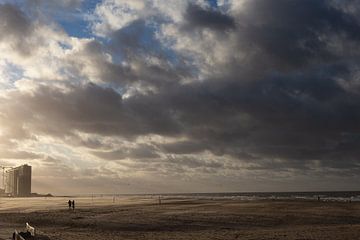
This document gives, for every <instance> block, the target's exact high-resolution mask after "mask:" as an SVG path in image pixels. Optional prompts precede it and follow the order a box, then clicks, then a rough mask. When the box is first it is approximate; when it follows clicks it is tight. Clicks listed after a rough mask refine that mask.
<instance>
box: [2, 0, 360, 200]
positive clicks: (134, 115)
mask: <svg viewBox="0 0 360 240" xmlns="http://www.w3.org/2000/svg"><path fill="white" fill-rule="evenodd" d="M359 6H360V2H359V1H358V0H341V1H340V0H292V1H289V0H217V1H216V0H211V1H209V0H131V1H129V0H89V1H86V0H48V1H46V0H11V1H10V0H0V33H1V34H0V53H1V54H0V165H4V166H17V165H20V164H30V165H32V166H33V185H32V190H33V192H40V193H48V192H50V193H53V194H75V193H78V194H82V193H166V192H174V193H181V192H233V191H236V192H241V191H333V190H360V189H359V184H358V183H359V182H360V160H359V156H360V150H359V149H360V148H359V146H360V61H359V60H360V8H359Z"/></svg>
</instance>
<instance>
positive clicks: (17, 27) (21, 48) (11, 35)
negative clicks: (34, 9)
mask: <svg viewBox="0 0 360 240" xmlns="http://www.w3.org/2000/svg"><path fill="white" fill-rule="evenodd" d="M0 22H1V24H0V32H1V35H0V41H5V42H8V43H9V44H10V45H11V46H12V48H13V49H14V51H16V52H18V53H20V54H22V55H29V54H30V53H31V51H32V48H34V47H35V45H34V43H33V42H31V34H32V33H33V30H34V28H33V27H34V26H33V25H32V23H31V21H30V20H29V19H28V18H27V17H26V15H25V14H24V13H23V12H22V11H21V10H19V9H18V8H17V7H15V6H13V5H10V4H0Z"/></svg>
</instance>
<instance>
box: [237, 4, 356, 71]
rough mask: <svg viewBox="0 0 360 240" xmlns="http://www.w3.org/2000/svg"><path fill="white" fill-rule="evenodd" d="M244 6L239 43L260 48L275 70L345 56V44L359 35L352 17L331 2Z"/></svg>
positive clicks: (239, 19) (262, 54) (267, 63)
mask: <svg viewBox="0 0 360 240" xmlns="http://www.w3.org/2000/svg"><path fill="white" fill-rule="evenodd" d="M244 5H245V6H244V10H243V13H241V14H240V15H239V16H237V21H238V23H239V31H238V33H239V44H240V45H244V44H245V45H249V46H250V49H253V48H260V49H261V52H260V54H261V55H260V56H259V57H263V58H264V59H263V61H266V62H265V65H270V66H271V67H276V68H278V69H279V68H280V69H284V68H287V67H291V68H297V67H301V66H304V65H309V64H312V63H318V62H319V61H322V62H329V61H337V60H340V58H348V57H349V55H351V53H350V52H348V53H346V55H345V56H344V55H342V54H344V51H345V50H346V44H349V43H350V42H351V41H355V42H357V41H358V40H359V37H360V34H359V24H358V23H359V22H358V21H357V20H356V19H355V17H354V16H352V15H349V14H346V13H345V12H343V11H342V10H341V9H338V8H335V7H334V6H332V5H331V1H323V0H315V1H311V0H305V1H286V0H280V1H272V0H270V1H264V0H255V1H247V2H246V3H245V4H244ZM335 39H336V40H335ZM332 47H339V48H341V51H340V52H334V51H332V50H333V49H332ZM347 50H349V49H347ZM347 54H349V55H347ZM259 60H260V59H259ZM261 63H264V62H261Z"/></svg>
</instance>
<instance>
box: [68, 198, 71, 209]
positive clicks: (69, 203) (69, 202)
mask: <svg viewBox="0 0 360 240" xmlns="http://www.w3.org/2000/svg"><path fill="white" fill-rule="evenodd" d="M68 205H69V210H70V209H71V200H69V201H68Z"/></svg>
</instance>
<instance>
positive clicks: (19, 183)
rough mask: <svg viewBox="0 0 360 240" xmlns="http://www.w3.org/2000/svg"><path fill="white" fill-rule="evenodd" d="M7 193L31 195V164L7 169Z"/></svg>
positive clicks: (17, 195)
mask: <svg viewBox="0 0 360 240" xmlns="http://www.w3.org/2000/svg"><path fill="white" fill-rule="evenodd" d="M5 194H7V195H9V196H13V197H29V196H30V195H31V166H29V165H27V164H25V165H22V166H19V167H16V168H12V169H10V170H7V171H6V173H5Z"/></svg>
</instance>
